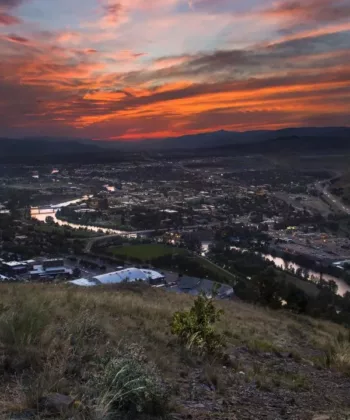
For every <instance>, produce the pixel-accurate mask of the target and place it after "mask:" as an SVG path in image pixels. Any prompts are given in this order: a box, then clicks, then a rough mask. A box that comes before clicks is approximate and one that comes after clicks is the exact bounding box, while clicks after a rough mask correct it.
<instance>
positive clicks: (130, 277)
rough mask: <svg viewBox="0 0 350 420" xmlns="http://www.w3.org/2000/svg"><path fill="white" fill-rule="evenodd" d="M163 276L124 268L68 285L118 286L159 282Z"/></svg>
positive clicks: (153, 272)
mask: <svg viewBox="0 0 350 420" xmlns="http://www.w3.org/2000/svg"><path fill="white" fill-rule="evenodd" d="M163 278H164V275H163V274H161V273H158V272H157V271H154V270H148V269H141V268H140V269H139V268H125V269H123V270H119V271H114V272H112V273H107V274H102V275H100V276H96V277H93V278H92V279H91V280H88V279H84V278H81V279H78V280H73V281H70V282H69V283H71V284H74V285H76V286H96V285H100V284H118V283H123V282H134V281H147V280H153V281H155V280H161V279H163Z"/></svg>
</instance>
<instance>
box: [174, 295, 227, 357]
mask: <svg viewBox="0 0 350 420" xmlns="http://www.w3.org/2000/svg"><path fill="white" fill-rule="evenodd" d="M222 314H223V311H222V310H218V309H216V308H215V306H214V303H213V300H212V299H211V298H208V297H207V296H205V295H204V294H201V295H200V296H198V297H197V299H196V300H195V302H194V305H193V307H192V308H191V309H190V310H189V311H183V312H176V313H175V314H174V316H173V319H172V322H171V332H172V334H174V335H177V336H178V337H179V339H180V340H181V342H182V343H183V344H184V345H185V346H186V347H187V348H188V349H189V350H192V351H197V352H199V353H201V354H208V355H215V354H218V353H221V351H222V350H223V348H224V346H225V342H224V338H223V336H222V335H221V334H219V333H217V332H215V330H214V324H215V323H216V322H217V321H219V320H220V317H221V315H222Z"/></svg>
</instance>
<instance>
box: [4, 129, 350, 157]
mask: <svg viewBox="0 0 350 420" xmlns="http://www.w3.org/2000/svg"><path fill="white" fill-rule="evenodd" d="M344 151H349V152H350V128H346V127H326V128H288V129H283V130H277V131H247V132H243V133H241V132H234V131H224V130H221V131H215V132H211V133H202V134H196V135H188V136H182V137H174V138H165V139H161V140H158V139H157V140H144V141H139V142H134V141H133V142H126V141H123V142H122V141H115V142H111V141H92V140H84V139H71V140H70V139H68V140H67V139H55V138H25V139H8V138H0V162H1V163H22V162H40V163H51V162H57V163H59V162H62V163H65V162H79V163H94V162H96V163H104V162H106V163H107V162H113V161H118V160H124V159H130V158H136V157H137V158H140V156H141V157H142V156H144V153H145V152H146V153H151V154H153V153H154V152H155V153H160V154H161V155H164V154H165V155H167V154H170V155H172V156H174V155H178V156H180V155H181V154H183V155H184V156H189V155H208V154H209V155H212V154H213V155H218V154H221V153H229V154H238V155H239V154H264V153H310V154H312V153H322V152H323V153H328V152H341V153H343V152H344Z"/></svg>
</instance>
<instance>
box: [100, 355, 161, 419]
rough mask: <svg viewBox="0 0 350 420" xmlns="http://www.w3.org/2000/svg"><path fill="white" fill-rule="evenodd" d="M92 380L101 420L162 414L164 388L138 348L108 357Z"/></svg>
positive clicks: (158, 415)
mask: <svg viewBox="0 0 350 420" xmlns="http://www.w3.org/2000/svg"><path fill="white" fill-rule="evenodd" d="M93 382H94V384H93V385H94V387H95V388H96V389H97V390H101V395H100V396H99V397H98V398H97V414H98V417H99V418H101V419H106V418H123V419H125V418H126V417H125V416H127V418H132V419H134V418H137V416H138V415H149V416H155V417H160V416H163V415H165V414H166V411H167V407H168V394H167V389H166V387H165V385H164V384H163V382H162V380H161V379H160V377H159V375H158V372H157V370H156V368H155V367H154V366H153V365H151V364H149V363H146V361H145V360H144V357H143V355H142V352H140V351H139V350H132V351H131V353H129V354H128V355H125V356H121V357H115V358H112V359H111V360H109V361H108V362H107V363H106V364H105V366H104V369H103V372H102V373H101V375H99V376H97V377H96V378H94V380H93ZM118 415H122V417H119V416H118Z"/></svg>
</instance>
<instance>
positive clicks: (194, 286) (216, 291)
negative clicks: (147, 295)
mask: <svg viewBox="0 0 350 420" xmlns="http://www.w3.org/2000/svg"><path fill="white" fill-rule="evenodd" d="M169 290H171V291H174V292H178V293H186V294H189V295H192V296H198V295H200V294H202V293H203V294H205V295H206V296H208V297H213V296H215V297H218V298H219V299H228V298H231V297H232V296H233V295H234V290H233V288H232V287H231V286H229V285H227V284H222V283H217V282H214V281H212V280H208V279H200V278H197V277H189V276H184V277H181V278H180V280H179V282H178V284H177V285H176V286H171V287H170V288H169Z"/></svg>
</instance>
